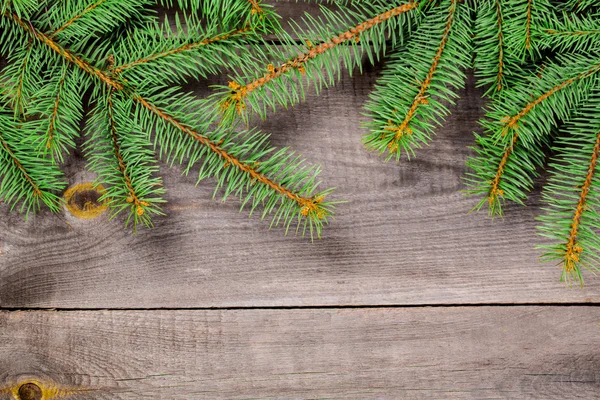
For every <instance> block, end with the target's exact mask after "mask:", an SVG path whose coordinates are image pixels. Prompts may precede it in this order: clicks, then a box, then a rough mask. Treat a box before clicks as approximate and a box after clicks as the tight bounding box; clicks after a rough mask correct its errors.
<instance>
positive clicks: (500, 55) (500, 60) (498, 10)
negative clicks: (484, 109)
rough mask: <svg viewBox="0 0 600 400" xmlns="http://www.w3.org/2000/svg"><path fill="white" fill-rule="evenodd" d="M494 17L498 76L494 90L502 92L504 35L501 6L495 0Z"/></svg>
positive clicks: (497, 0) (498, 1) (498, 0)
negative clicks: (496, 28) (496, 37)
mask: <svg viewBox="0 0 600 400" xmlns="http://www.w3.org/2000/svg"><path fill="white" fill-rule="evenodd" d="M496 16H497V18H498V22H497V23H498V75H497V76H496V85H497V86H496V89H497V90H498V91H501V90H502V79H503V74H504V34H503V33H502V5H501V4H500V0H496Z"/></svg>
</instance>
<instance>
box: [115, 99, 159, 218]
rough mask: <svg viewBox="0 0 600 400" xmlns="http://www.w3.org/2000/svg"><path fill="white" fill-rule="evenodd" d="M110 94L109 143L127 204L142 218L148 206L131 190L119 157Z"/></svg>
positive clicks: (118, 143) (120, 156)
mask: <svg viewBox="0 0 600 400" xmlns="http://www.w3.org/2000/svg"><path fill="white" fill-rule="evenodd" d="M112 94H113V91H112V90H111V92H110V94H109V95H108V100H107V102H108V119H109V123H110V137H111V141H112V147H113V150H114V153H115V158H116V159H117V162H118V163H119V172H120V173H121V176H122V177H123V181H124V182H125V186H126V187H127V191H128V192H129V197H127V202H128V203H133V205H134V206H135V211H136V213H137V215H139V216H142V215H144V207H147V206H149V205H150V204H149V203H148V202H146V201H143V200H140V199H139V197H138V196H137V193H136V192H135V189H134V188H133V185H132V183H131V177H130V176H129V174H128V173H127V166H126V165H125V161H124V160H123V156H122V155H121V145H120V142H119V135H118V132H117V126H116V124H115V119H114V107H113V100H112Z"/></svg>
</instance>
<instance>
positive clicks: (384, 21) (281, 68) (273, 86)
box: [211, 1, 419, 121]
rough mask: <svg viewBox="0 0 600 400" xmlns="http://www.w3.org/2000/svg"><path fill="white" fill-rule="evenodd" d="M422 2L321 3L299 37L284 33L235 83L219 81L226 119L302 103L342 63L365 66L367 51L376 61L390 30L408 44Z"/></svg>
mask: <svg viewBox="0 0 600 400" xmlns="http://www.w3.org/2000/svg"><path fill="white" fill-rule="evenodd" d="M418 7H419V3H417V2H413V1H409V2H406V1H393V2H391V3H390V2H383V1H371V2H368V4H363V3H352V6H351V7H350V6H348V7H344V6H342V5H340V10H339V11H337V12H332V11H331V10H329V9H328V8H326V7H321V13H322V16H321V17H319V18H314V17H311V16H310V15H306V16H305V17H304V18H303V19H302V22H301V24H302V25H304V26H307V28H300V24H295V25H294V28H293V30H294V32H293V33H294V35H295V36H297V37H298V38H299V39H296V38H293V37H292V36H291V35H289V34H287V33H285V32H280V33H279V35H278V41H279V43H280V45H279V46H276V47H274V46H268V45H266V46H265V48H266V51H265V54H264V57H263V58H262V59H259V60H258V61H256V62H254V63H253V64H251V65H245V66H244V68H242V69H241V70H240V71H239V72H238V73H237V74H236V75H235V76H234V77H232V79H231V81H230V82H229V86H217V87H216V88H217V91H216V93H215V94H214V95H213V96H211V98H212V99H213V100H214V101H215V103H216V104H218V108H219V109H221V111H222V112H223V119H224V120H225V121H235V120H236V119H237V118H238V117H241V118H242V119H243V120H245V121H247V120H248V116H249V114H250V113H256V114H258V115H259V116H260V117H261V118H263V119H264V118H266V114H267V111H268V110H269V109H271V110H273V111H274V110H276V107H277V105H279V106H283V107H284V108H287V107H289V106H291V105H294V104H297V103H298V102H300V101H301V100H302V99H303V98H304V94H305V90H306V87H307V86H308V85H310V84H311V83H312V84H313V85H314V86H315V88H316V91H317V93H318V92H319V91H320V90H321V89H322V87H323V86H326V87H327V86H330V85H333V84H334V83H335V82H336V81H337V80H339V79H340V73H341V67H342V66H343V67H345V68H346V69H348V70H349V71H352V69H353V68H354V67H355V66H359V67H362V58H363V56H364V55H366V57H367V58H368V60H369V61H370V62H371V63H374V62H375V60H377V59H379V57H380V56H381V55H382V54H384V48H385V44H386V41H385V38H386V34H387V35H389V38H388V39H389V40H390V41H391V42H392V45H393V46H395V45H396V44H397V43H402V42H403V40H404V37H405V36H406V34H407V31H409V30H410V28H411V27H412V25H413V23H414V21H415V16H416V14H417V13H418Z"/></svg>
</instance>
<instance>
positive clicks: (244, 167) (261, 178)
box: [133, 96, 324, 218]
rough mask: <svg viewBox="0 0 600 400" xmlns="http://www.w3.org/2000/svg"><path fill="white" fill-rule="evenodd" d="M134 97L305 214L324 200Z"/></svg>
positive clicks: (139, 97) (143, 100) (144, 100)
mask: <svg viewBox="0 0 600 400" xmlns="http://www.w3.org/2000/svg"><path fill="white" fill-rule="evenodd" d="M133 99H134V100H135V101H137V102H139V103H140V104H141V105H142V106H143V107H145V108H147V109H148V110H150V111H151V112H152V113H154V114H156V115H157V116H159V117H160V118H162V119H163V120H165V121H167V122H168V123H169V124H171V125H172V126H174V127H175V128H177V129H178V130H179V131H181V132H183V133H185V134H187V135H189V136H190V137H192V138H193V139H194V140H196V141H197V142H199V143H200V144H202V145H203V146H206V147H208V148H209V149H210V150H211V151H212V152H213V153H215V154H217V155H218V156H219V157H220V158H222V159H223V160H224V161H225V164H226V165H228V166H229V165H233V166H234V167H236V168H238V169H239V170H240V171H242V172H244V173H245V174H247V175H248V176H249V177H250V178H251V179H252V180H255V181H257V182H261V183H263V184H264V185H266V186H268V187H270V188H271V189H273V190H274V191H276V192H278V193H280V194H282V195H283V196H286V197H288V198H289V199H291V200H293V201H295V202H296V203H298V205H299V206H300V207H302V212H303V215H307V214H308V212H309V211H313V210H317V209H318V208H319V207H318V204H319V203H320V202H321V201H322V199H315V198H306V197H302V196H299V195H298V194H296V193H294V192H293V191H291V190H289V189H287V188H286V187H283V186H281V185H279V184H278V183H277V182H274V181H273V180H271V179H269V178H268V177H266V176H265V175H264V174H262V173H260V172H258V171H257V170H256V169H255V168H254V167H253V166H251V165H248V164H245V163H243V162H242V161H240V160H239V159H237V158H236V157H234V156H233V155H232V154H230V153H228V152H227V151H225V150H224V149H223V147H221V146H220V145H219V144H217V143H215V142H213V141H211V140H210V139H208V138H207V137H205V136H203V135H201V134H200V133H198V132H196V131H195V130H193V129H192V128H190V127H189V126H186V125H184V124H183V123H181V122H179V121H178V120H177V119H175V118H174V117H172V116H171V115H169V114H167V113H166V112H164V111H163V110H161V109H159V108H158V107H156V106H155V105H153V104H151V103H149V102H148V101H147V100H146V99H144V98H143V97H141V96H134V97H133ZM323 217H324V215H321V216H320V218H323Z"/></svg>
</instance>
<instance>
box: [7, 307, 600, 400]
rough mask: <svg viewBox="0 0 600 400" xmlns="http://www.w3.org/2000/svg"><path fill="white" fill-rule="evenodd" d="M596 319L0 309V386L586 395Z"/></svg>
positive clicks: (141, 391)
mask: <svg viewBox="0 0 600 400" xmlns="http://www.w3.org/2000/svg"><path fill="white" fill-rule="evenodd" d="M599 322H600V308H597V307H508V306H507V307H453V308H406V309H382V308H379V309H378V308H375V309H327V310H322V309H317V310H238V311H235V310H225V311H223V310H215V311H153V312H139V311H100V310H98V311H87V312H86V311H76V312H52V311H36V312H2V313H0V387H5V388H6V387H13V386H15V385H18V384H19V383H23V382H27V381H29V380H31V379H33V380H34V381H37V382H41V383H43V385H44V387H47V386H53V387H55V388H57V389H59V390H63V391H64V392H65V393H66V394H69V393H71V394H72V396H65V398H67V399H68V398H73V399H143V398H148V399H192V398H193V399H204V398H210V399H217V398H231V399H247V398H307V399H308V398H310V399H316V398H329V399H339V398H347V399H365V398H378V399H400V398H402V399H417V398H427V399H432V398H435V399H442V398H443V399H472V398H476V399H483V398H511V399H524V398H527V399H546V400H549V399H572V398H582V399H592V398H596V397H597V394H598V392H599V390H600V352H599V351H598V349H597V346H596V347H594V346H590V344H591V343H593V342H596V343H598V340H599V339H600V325H599ZM8 398H10V397H8V395H5V397H4V398H2V397H1V395H0V399H8Z"/></svg>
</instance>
